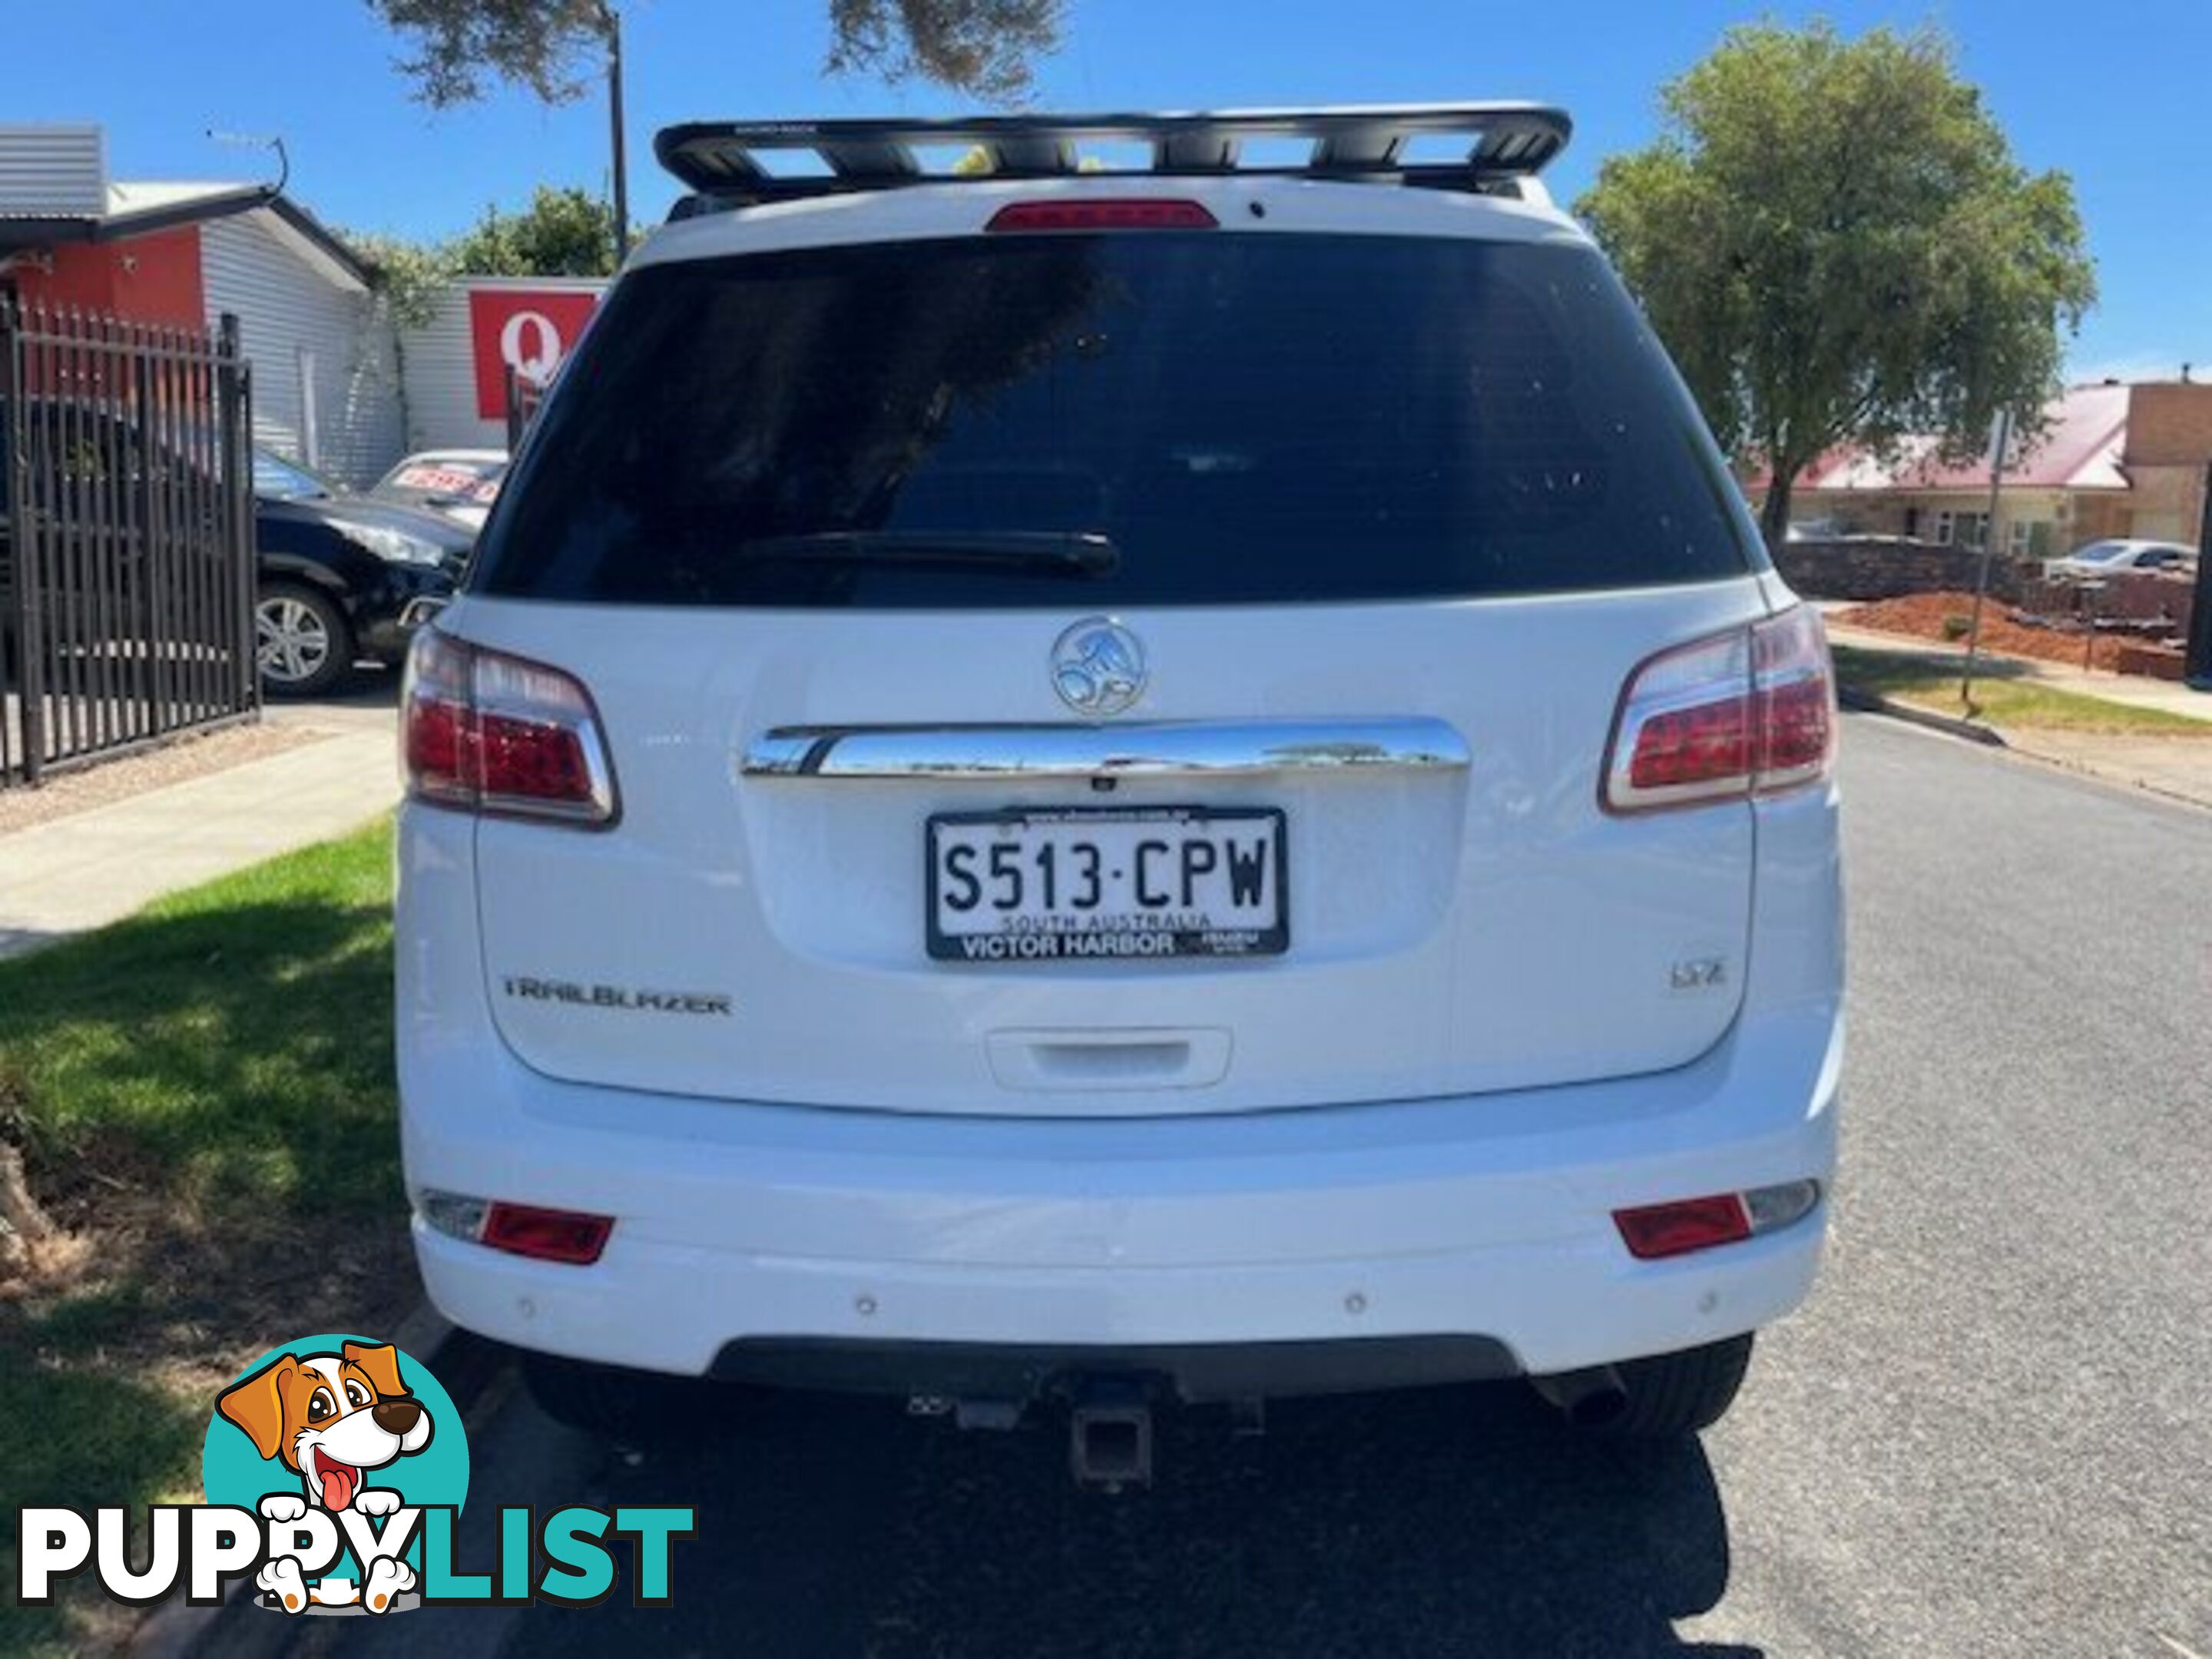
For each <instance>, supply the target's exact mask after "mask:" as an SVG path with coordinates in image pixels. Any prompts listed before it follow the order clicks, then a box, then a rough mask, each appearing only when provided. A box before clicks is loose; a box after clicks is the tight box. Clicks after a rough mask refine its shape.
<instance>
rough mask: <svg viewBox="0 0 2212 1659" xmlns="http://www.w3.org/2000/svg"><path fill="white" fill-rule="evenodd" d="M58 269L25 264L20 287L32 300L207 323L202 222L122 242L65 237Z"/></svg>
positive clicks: (146, 319)
mask: <svg viewBox="0 0 2212 1659" xmlns="http://www.w3.org/2000/svg"><path fill="white" fill-rule="evenodd" d="M53 263H54V268H53V272H52V275H51V276H49V275H46V273H44V272H41V271H39V270H33V269H25V268H19V269H18V270H17V272H16V279H15V283H16V289H17V291H18V292H19V293H21V295H22V297H23V299H24V301H26V302H27V303H28V304H31V305H46V306H55V307H65V306H74V307H77V308H78V309H80V310H82V311H98V312H104V313H112V314H113V315H115V316H118V317H124V318H127V319H130V320H131V321H132V322H134V323H159V324H162V325H167V326H169V327H184V328H196V329H197V328H204V327H206V326H207V290H206V289H205V288H204V286H203V285H202V283H201V281H200V232H199V227H198V226H197V225H184V226H181V227H179V228H177V229H174V230H157V231H154V232H152V233H151V234H148V235H144V236H133V237H131V238H130V239H129V240H125V241H120V242H64V243H61V244H60V245H58V246H56V247H55V248H54V249H53Z"/></svg>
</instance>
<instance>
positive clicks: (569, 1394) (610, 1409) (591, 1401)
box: [522, 1354, 717, 1446]
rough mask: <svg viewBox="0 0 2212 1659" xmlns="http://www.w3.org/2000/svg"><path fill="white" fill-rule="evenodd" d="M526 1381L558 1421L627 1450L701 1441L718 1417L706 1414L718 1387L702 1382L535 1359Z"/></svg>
mask: <svg viewBox="0 0 2212 1659" xmlns="http://www.w3.org/2000/svg"><path fill="white" fill-rule="evenodd" d="M522 1380H523V1383H524V1384H525V1385H526V1387H527V1388H528V1389H529V1390H530V1397H531V1398H532V1400H534V1401H537V1402H538V1410H540V1411H542V1412H544V1413H545V1414H546V1416H548V1417H550V1418H551V1419H553V1420H554V1421H555V1422H556V1423H562V1424H566V1425H568V1427H570V1428H572V1429H577V1430H580V1431H582V1432H583V1433H586V1434H589V1435H596V1436H598V1437H599V1438H601V1439H605V1440H616V1441H620V1442H622V1443H623V1444H625V1445H631V1446H649V1445H652V1444H653V1443H656V1442H659V1441H665V1440H674V1439H677V1438H678V1437H682V1436H684V1435H685V1434H687V1433H689V1434H691V1435H694V1436H696V1433H697V1430H698V1425H700V1424H701V1423H702V1422H712V1421H714V1420H715V1417H716V1415H717V1413H711V1412H708V1411H706V1410H703V1409H702V1407H705V1406H706V1405H707V1404H708V1391H709V1390H710V1389H713V1388H714V1386H715V1385H714V1384H713V1383H708V1382H706V1381H703V1380H702V1379H701V1378H698V1377H691V1376H665V1375H664V1374H663V1373H661V1372H659V1371H633V1370H625V1369H623V1367H621V1366H619V1365H594V1364H588V1363H586V1361H583V1360H580V1359H559V1358H555V1357H554V1356H552V1355H551V1354H530V1355H526V1357H525V1358H524V1360H523V1365H522Z"/></svg>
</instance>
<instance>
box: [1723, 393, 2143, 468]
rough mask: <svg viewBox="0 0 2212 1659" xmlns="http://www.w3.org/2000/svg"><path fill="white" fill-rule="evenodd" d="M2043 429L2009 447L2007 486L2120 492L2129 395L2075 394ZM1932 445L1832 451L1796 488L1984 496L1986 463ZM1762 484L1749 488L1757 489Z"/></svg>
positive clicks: (2066, 396)
mask: <svg viewBox="0 0 2212 1659" xmlns="http://www.w3.org/2000/svg"><path fill="white" fill-rule="evenodd" d="M2044 413H2045V418H2046V424H2045V428H2044V430H2043V432H2042V434H2041V435H2039V437H2037V438H2035V439H2034V440H2033V441H2026V440H2015V442H2014V444H2013V446H2012V449H2011V453H2009V454H2008V456H2007V457H2006V460H2005V483H2006V484H2007V485H2008V486H2016V487H2018V488H2020V489H2126V488H2127V487H2128V478H2127V474H2126V472H2125V471H2123V470H2122V468H2121V465H2120V455H2121V452H2122V450H2123V449H2124V447H2126V444H2127V437H2128V388H2127V387H2126V386H2105V385H2098V386H2072V387H2069V389H2068V390H2067V391H2066V392H2063V394H2061V395H2060V396H2059V397H2057V398H2053V399H2052V400H2051V403H2050V404H2048V405H2046V407H2045V410H2044ZM1764 482H1765V480H1764V479H1763V478H1761V479H1760V480H1759V481H1757V482H1756V483H1754V484H1753V488H1759V487H1762V486H1763V484H1764ZM1989 483H1990V469H1989V463H1988V461H1987V460H1986V459H1984V458H1981V457H1977V458H1976V459H1973V460H1971V461H1968V462H1966V463H1965V464H1964V465H1948V464H1946V463H1944V462H1943V461H1942V460H1940V459H1937V457H1936V440H1935V439H1933V438H1930V437H1911V438H1906V439H1905V440H1904V441H1902V442H1900V443H1899V445H1898V446H1897V448H1896V450H1895V452H1894V453H1891V454H1888V455H1876V454H1874V453H1871V452H1869V451H1867V450H1838V451H1836V452H1834V453H1831V454H1827V455H1824V456H1822V457H1821V458H1820V459H1819V460H1817V461H1815V462H1814V463H1813V465H1811V466H1809V467H1808V468H1807V469H1806V470H1805V472H1804V474H1803V476H1802V477H1800V478H1799V479H1798V481H1797V488H1798V489H1801V490H1802V489H1832V490H1896V489H1905V490H1910V489H1929V490H1941V489H1988V488H1989Z"/></svg>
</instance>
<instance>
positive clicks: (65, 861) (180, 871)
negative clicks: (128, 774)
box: [0, 714, 399, 957]
mask: <svg viewBox="0 0 2212 1659" xmlns="http://www.w3.org/2000/svg"><path fill="white" fill-rule="evenodd" d="M111 764H113V765H118V766H125V765H128V764H130V762H129V761H128V760H127V759H125V760H120V761H116V762H112V763H111ZM398 798H399V781H398V769H397V765H396V763H395V761H394V758H393V755H392V720H391V717H390V715H389V714H386V715H385V716H384V717H383V718H382V719H381V720H378V719H375V718H374V717H373V716H372V717H371V718H369V719H367V720H353V721H345V722H334V723H332V725H331V728H330V729H329V730H328V731H326V732H325V731H324V730H322V729H320V728H318V731H317V734H316V736H315V737H314V738H313V740H312V741H309V742H306V743H303V744H300V745H299V746H298V747H296V748H291V749H287V750H284V751H283V752H282V753H280V754H275V755H270V756H268V757H265V758H263V759H259V760H254V761H249V762H247V763H245V764H243V765H240V766H234V767H231V768H228V769H226V770H223V771H220V772H211V773H208V774H205V775H202V776H198V777H194V778H190V779H187V780H185V781H182V782H179V783H174V784H170V785H168V786H167V787H162V788H158V789H152V790H149V791H148V792H146V793H143V794H137V795H132V796H131V797H129V798H128V799H122V800H118V801H113V802H111V803H109V804H107V805H101V806H95V807H91V808H88V809H87V810H86V811H81V812H73V813H71V814H70V815H69V816H68V817H61V818H56V819H53V820H52V821H50V822H47V823H38V824H33V825H32V826H31V827H30V828H28V829H19V830H16V831H15V832H14V833H13V834H10V835H6V836H0V957H8V956H15V955H20V954H21V953H22V952H23V951H28V950H32V949H34V948H36V947H37V946H39V945H43V944H46V943H49V942H51V941H52V940H54V939H60V938H64V937H66V936H68V935H69V934H71V933H82V932H84V931H85V930H87V929H88V928H93V927H100V926H102V925H104V924H106V923H107V922H111V921H118V920H119V919H120V918H122V917H124V916H126V915H130V914H131V912H132V911H133V910H136V909H137V908H139V907H140V906H142V905H143V904H146V903H148V902H150V901H152V900H154V899H156V898H159V897H161V896H162V895H163V894H165V893H172V892H174V891H176V890H179V888H185V887H191V886H194V885H196V884H198V883H200V882H204V881H208V880H211V879H213V878H215V877H217V876H221V875H227V874H228V873H229V872H231V871H234V870H238V869H242V868H244V867H245V866H247V865H250V864H257V863H258V862H260V861H261V860H264V859H268V858H273V857H275V856H276V854H280V853H288V852H290V851H292V850H293V849H294V848H299V847H304V846H307V845H308V844H309V843H311V842H318V841H325V840H328V839H329V838H330V837H331V836H337V835H341V834H343V833H344V832H345V831H346V830H349V829H354V828H356V826H357V825H359V824H361V823H364V822H366V821H367V820H368V819H369V818H372V817H375V816H376V815H377V814H378V813H379V812H382V811H388V810H390V808H391V807H392V805H393V804H394V803H395V802H396V801H397V800H398Z"/></svg>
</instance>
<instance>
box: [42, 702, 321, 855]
mask: <svg viewBox="0 0 2212 1659" xmlns="http://www.w3.org/2000/svg"><path fill="white" fill-rule="evenodd" d="M330 735H331V734H330V732H327V731H319V730H317V729H316V728H315V727H313V726H272V725H267V724H256V725H251V726H227V727H225V728H224V729H223V730H222V731H219V732H201V733H197V734H196V735H192V736H187V737H180V738H176V739H175V740H174V741H173V742H170V743H166V744H161V746H160V747H159V748H155V749H144V750H139V751H137V753H135V754H131V755H125V756H124V757H121V758H119V759H117V760H110V761H100V762H96V763H94V764H92V765H90V766H86V767H82V768H78V769H71V770H70V771H67V772H62V773H58V774H57V775H54V776H53V777H52V778H49V779H48V780H47V781H46V782H45V783H43V784H41V785H40V787H37V788H35V789H31V788H25V787H12V788H7V789H0V836H4V835H6V834H8V833H9V832H10V831H11V830H15V829H29V828H30V827H31V826H32V825H33V824H34V823H52V821H53V820H54V819H56V818H65V817H70V816H71V815H72V814H75V813H78V812H86V811H91V810H92V809H93V808H94V807H95V806H106V805H110V804H112V802H115V801H119V800H127V799H130V798H131V797H132V796H133V795H143V794H144V793H147V792H148V791H149V790H152V789H162V788H166V787H168V786H169V785H170V784H173V783H182V782H184V781H185V780H186V779H188V778H197V777H204V776H206V775H208V774H209V773H210V772H222V771H225V770H228V769H229V768H231V767H234V766H243V765H245V764H246V763H247V762H249V761H257V760H262V759H265V758H266V757H269V756H270V755H280V754H283V752H284V751H285V750H289V749H297V748H299V747H301V745H302V744H310V743H319V742H322V741H323V740H324V739H325V738H328V737H329V736H330Z"/></svg>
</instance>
